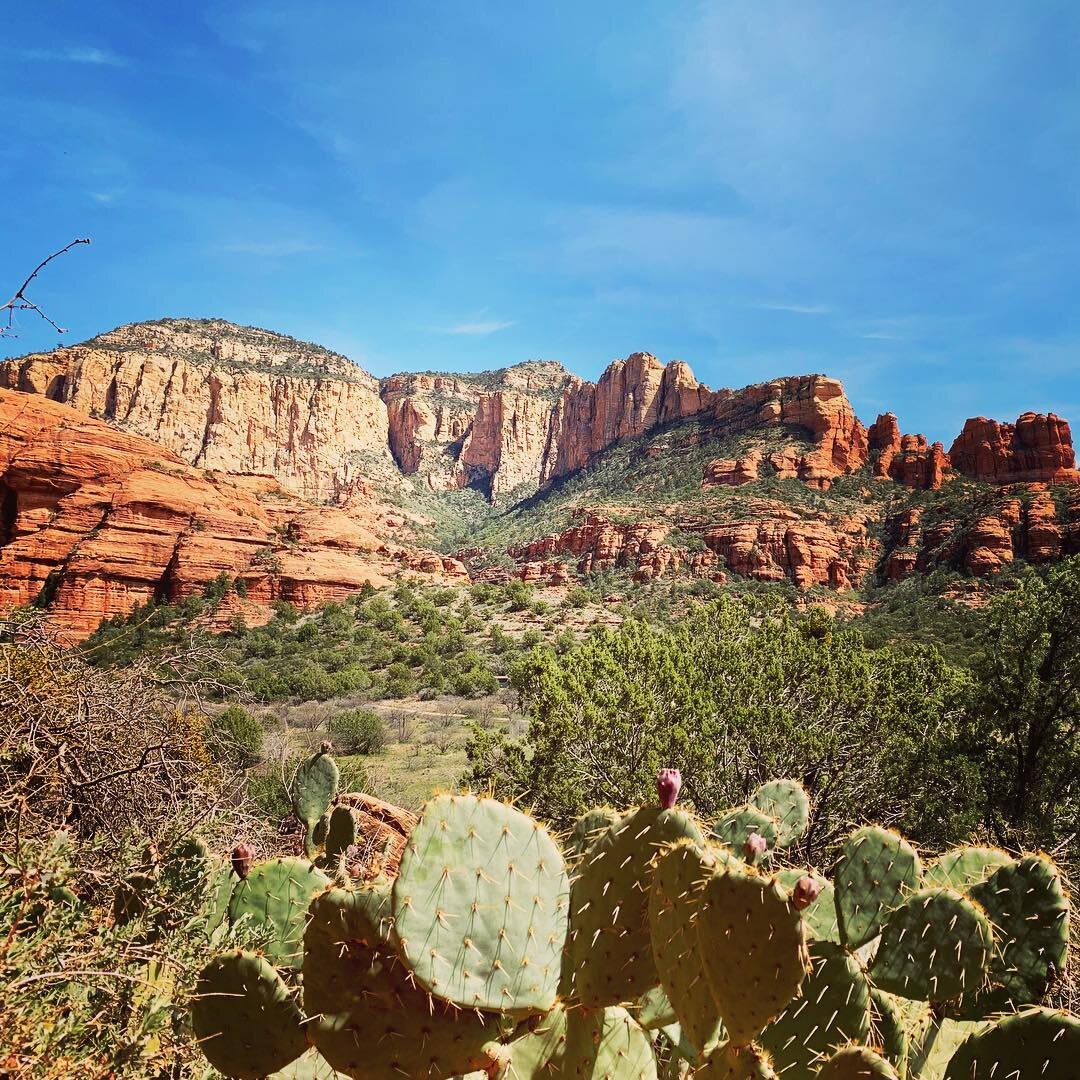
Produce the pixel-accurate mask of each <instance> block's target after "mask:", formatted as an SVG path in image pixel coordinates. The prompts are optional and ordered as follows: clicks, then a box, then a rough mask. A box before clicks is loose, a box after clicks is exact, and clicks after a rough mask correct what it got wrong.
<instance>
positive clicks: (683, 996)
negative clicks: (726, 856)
mask: <svg viewBox="0 0 1080 1080" xmlns="http://www.w3.org/2000/svg"><path fill="white" fill-rule="evenodd" d="M715 866H716V863H715V860H714V859H713V858H712V856H711V855H710V854H709V853H708V852H706V851H705V850H703V849H702V848H700V847H698V846H697V844H694V843H693V842H691V841H681V842H680V843H678V844H676V845H675V846H674V847H672V848H670V849H669V850H668V851H666V852H665V853H664V854H663V855H661V856H660V858H659V859H658V860H657V863H656V869H655V870H654V872H653V882H652V888H651V889H650V890H649V937H650V940H651V942H652V955H653V960H654V962H655V964H656V970H657V972H658V974H659V976H660V983H661V985H662V986H663V988H664V992H665V993H666V994H667V997H668V1000H669V1001H670V1002H671V1005H672V1007H673V1008H674V1010H675V1015H676V1016H677V1017H678V1019H679V1025H680V1027H681V1029H682V1035H683V1038H685V1039H686V1040H687V1042H689V1043H690V1044H691V1045H692V1046H693V1047H694V1050H695V1051H696V1052H697V1054H698V1055H699V1056H703V1055H705V1054H708V1053H709V1051H710V1050H711V1049H712V1048H713V1047H714V1046H716V1045H717V1042H718V1041H719V1040H720V1038H721V1032H722V1030H723V1029H722V1027H721V1023H720V1011H719V1008H718V1006H717V1004H716V1002H715V1000H714V999H713V996H712V993H711V992H710V990H709V983H708V979H707V978H706V975H705V967H704V960H705V957H704V956H703V955H702V954H701V952H699V950H698V940H697V930H696V928H695V925H694V922H695V919H696V918H697V913H698V905H699V902H700V900H701V895H702V892H703V890H704V888H705V883H706V881H707V880H708V878H709V876H710V875H711V873H712V872H713V870H714V868H715Z"/></svg>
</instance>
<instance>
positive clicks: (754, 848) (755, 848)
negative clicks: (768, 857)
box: [742, 832, 769, 863]
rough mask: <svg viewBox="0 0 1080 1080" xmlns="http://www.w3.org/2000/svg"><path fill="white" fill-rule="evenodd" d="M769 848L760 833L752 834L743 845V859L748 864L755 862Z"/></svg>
mask: <svg viewBox="0 0 1080 1080" xmlns="http://www.w3.org/2000/svg"><path fill="white" fill-rule="evenodd" d="M768 848H769V842H768V840H766V839H765V837H764V836H762V835H761V833H756V832H752V833H751V834H750V835H749V836H748V837H747V838H746V843H744V844H743V846H742V850H743V858H744V859H745V860H746V861H747V862H748V863H752V862H756V861H757V860H758V859H760V858H761V856H762V855H764V854H765V852H766V851H767V850H768Z"/></svg>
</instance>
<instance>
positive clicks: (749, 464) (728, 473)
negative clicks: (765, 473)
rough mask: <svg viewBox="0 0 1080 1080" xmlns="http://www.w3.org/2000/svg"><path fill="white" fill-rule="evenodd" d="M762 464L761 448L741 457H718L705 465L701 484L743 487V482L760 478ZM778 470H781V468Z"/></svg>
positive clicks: (704, 485)
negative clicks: (759, 471)
mask: <svg viewBox="0 0 1080 1080" xmlns="http://www.w3.org/2000/svg"><path fill="white" fill-rule="evenodd" d="M760 466H761V451H760V450H751V451H750V453H748V454H747V455H746V456H745V457H741V458H717V459H716V460H715V461H710V462H709V464H708V465H706V466H705V474H704V475H703V476H702V478H701V486H702V487H703V488H710V487H742V486H743V484H751V483H753V482H754V481H755V480H756V479H757V478H758V470H759V469H760ZM777 471H778V472H779V469H778V470H777Z"/></svg>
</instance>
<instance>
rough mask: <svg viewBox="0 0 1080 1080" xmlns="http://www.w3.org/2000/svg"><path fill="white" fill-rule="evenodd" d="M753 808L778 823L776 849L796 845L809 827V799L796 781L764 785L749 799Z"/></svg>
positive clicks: (778, 781)
mask: <svg viewBox="0 0 1080 1080" xmlns="http://www.w3.org/2000/svg"><path fill="white" fill-rule="evenodd" d="M750 805H751V806H753V807H755V808H756V809H758V810H760V811H761V812H762V813H763V814H768V815H769V817H771V818H774V819H775V820H776V822H777V832H776V846H777V847H787V846H788V845H789V844H793V843H794V842H795V841H796V840H798V839H799V837H800V836H802V835H804V834H805V832H806V830H807V828H808V827H809V825H810V796H809V795H807V794H806V789H805V788H804V787H803V786H802V784H800V783H797V782H796V781H795V780H770V781H769V782H768V783H767V784H762V785H761V787H759V788H758V789H757V791H755V792H754V794H753V795H751V796H750ZM758 831H760V830H758ZM762 835H764V834H762Z"/></svg>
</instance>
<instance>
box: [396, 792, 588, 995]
mask: <svg viewBox="0 0 1080 1080" xmlns="http://www.w3.org/2000/svg"><path fill="white" fill-rule="evenodd" d="M569 891H570V887H569V882H568V880H567V877H566V869H565V867H564V865H563V858H562V853H561V852H560V851H559V848H558V847H557V845H556V844H555V842H554V841H553V840H552V838H551V837H550V835H549V834H548V832H547V831H546V830H545V829H544V828H543V827H542V826H541V825H540V824H539V823H538V822H536V821H534V820H533V819H532V818H530V817H528V816H527V815H525V814H523V813H521V812H520V811H519V810H515V809H514V808H513V807H512V806H506V805H505V804H504V803H500V802H497V801H496V800H494V799H480V798H477V797H476V796H475V795H440V796H437V797H436V798H434V799H432V800H431V801H430V802H428V803H427V804H426V805H425V806H424V809H423V813H422V814H421V817H420V822H419V824H417V826H416V827H415V828H414V829H413V831H412V833H411V834H410V836H409V842H408V845H407V846H406V849H405V854H404V855H403V856H402V859H401V867H400V870H399V871H398V877H397V880H396V881H395V882H394V891H393V911H394V929H395V931H396V933H397V937H398V948H399V951H400V952H401V955H402V957H403V958H404V959H405V961H406V963H408V965H409V967H410V969H411V970H412V972H413V974H414V975H415V977H416V979H417V981H418V982H419V983H420V985H421V986H423V987H424V988H425V989H427V990H429V991H430V992H431V993H433V994H437V995H438V996H439V997H441V998H444V999H445V1000H447V1001H452V1002H455V1003H456V1004H458V1005H461V1006H464V1007H465V1008H478V1009H495V1010H499V1011H501V1012H505V1013H507V1014H511V1015H517V1016H523V1015H527V1014H529V1013H544V1012H547V1011H548V1010H549V1009H551V1007H552V1006H553V1005H554V1004H555V993H556V990H557V989H558V984H559V974H560V970H561V957H562V950H563V945H564V943H565V940H566V925H567V914H566V912H567V901H568V896H569Z"/></svg>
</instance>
